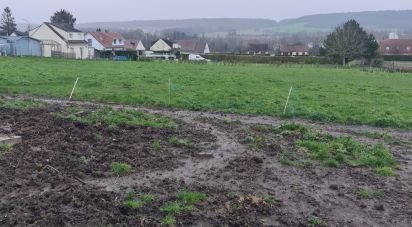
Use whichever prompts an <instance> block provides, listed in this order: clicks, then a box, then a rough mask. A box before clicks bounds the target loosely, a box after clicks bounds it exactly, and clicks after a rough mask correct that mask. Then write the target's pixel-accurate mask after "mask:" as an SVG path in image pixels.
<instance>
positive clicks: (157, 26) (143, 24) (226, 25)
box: [76, 18, 277, 33]
mask: <svg viewBox="0 0 412 227" xmlns="http://www.w3.org/2000/svg"><path fill="white" fill-rule="evenodd" d="M276 25H277V22H276V21H274V20H268V19H237V18H230V19H219V18H216V19H186V20H144V21H119V22H97V23H84V24H78V25H77V26H76V27H78V28H79V29H96V28H102V29H124V30H130V29H142V30H144V31H146V32H155V31H162V30H166V29H179V30H181V31H185V32H188V33H208V32H224V31H238V30H250V29H264V28H267V27H274V26H276Z"/></svg>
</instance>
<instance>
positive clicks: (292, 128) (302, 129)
mask: <svg viewBox="0 0 412 227" xmlns="http://www.w3.org/2000/svg"><path fill="white" fill-rule="evenodd" d="M276 131H278V132H281V133H283V132H285V131H288V132H298V133H300V134H306V133H308V132H309V129H308V128H307V127H306V126H304V125H301V124H297V123H294V122H290V123H284V124H282V125H281V126H280V127H279V128H278V129H277V130H276Z"/></svg>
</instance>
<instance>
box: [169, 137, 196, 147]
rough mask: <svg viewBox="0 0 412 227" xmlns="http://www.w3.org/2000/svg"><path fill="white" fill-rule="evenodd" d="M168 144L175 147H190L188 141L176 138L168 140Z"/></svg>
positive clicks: (190, 144)
mask: <svg viewBox="0 0 412 227" xmlns="http://www.w3.org/2000/svg"><path fill="white" fill-rule="evenodd" d="M169 143H171V144H173V145H175V146H177V147H191V146H192V143H191V142H190V140H189V139H186V138H185V139H181V138H177V137H176V136H172V137H170V139H169Z"/></svg>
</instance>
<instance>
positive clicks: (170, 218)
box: [162, 214, 176, 226]
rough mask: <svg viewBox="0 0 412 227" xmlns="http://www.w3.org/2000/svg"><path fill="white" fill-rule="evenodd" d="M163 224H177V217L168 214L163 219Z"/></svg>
mask: <svg viewBox="0 0 412 227" xmlns="http://www.w3.org/2000/svg"><path fill="white" fill-rule="evenodd" d="M162 224H163V225H172V226H173V225H175V224H176V218H175V216H173V215H171V214H168V215H166V216H165V217H164V218H163V219H162Z"/></svg>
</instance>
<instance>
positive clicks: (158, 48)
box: [150, 39, 181, 54]
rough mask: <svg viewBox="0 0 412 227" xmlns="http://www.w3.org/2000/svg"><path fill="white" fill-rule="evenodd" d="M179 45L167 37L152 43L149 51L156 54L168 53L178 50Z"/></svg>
mask: <svg viewBox="0 0 412 227" xmlns="http://www.w3.org/2000/svg"><path fill="white" fill-rule="evenodd" d="M180 48H181V46H180V45H179V44H178V43H174V42H172V41H170V40H168V39H158V40H156V41H154V42H153V43H152V46H151V47H150V51H153V52H154V53H158V54H170V53H172V52H173V51H175V50H179V49H180Z"/></svg>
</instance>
